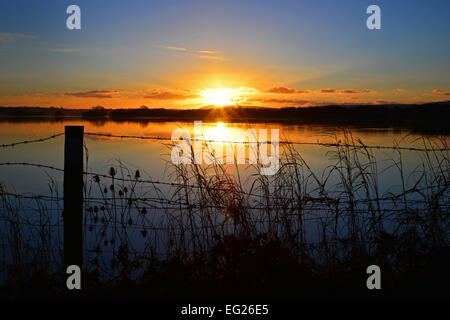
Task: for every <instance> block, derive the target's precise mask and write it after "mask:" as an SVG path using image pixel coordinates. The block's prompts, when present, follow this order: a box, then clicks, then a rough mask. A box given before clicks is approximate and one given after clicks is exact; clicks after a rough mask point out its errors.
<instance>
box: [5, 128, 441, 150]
mask: <svg viewBox="0 0 450 320" xmlns="http://www.w3.org/2000/svg"><path fill="white" fill-rule="evenodd" d="M64 134H65V133H64V132H62V133H57V134H54V135H51V136H49V137H45V138H39V139H35V140H24V141H19V142H14V143H10V144H1V145H0V147H2V148H7V147H14V146H17V145H21V144H29V143H35V142H44V141H48V140H51V139H54V138H56V137H59V136H62V135H64ZM84 134H85V135H88V136H101V137H108V138H119V139H140V140H159V141H171V142H176V141H180V140H172V139H171V138H168V137H159V136H137V135H117V134H109V133H98V132H85V133H84ZM185 141H188V142H190V141H198V142H205V143H228V144H252V143H255V144H274V143H275V142H272V141H232V140H217V139H198V138H193V139H186V140H185ZM276 143H278V144H290V145H317V146H322V147H348V148H362V149H389V150H407V151H421V152H443V151H450V148H446V147H444V148H417V147H400V146H372V145H364V144H361V145H356V144H347V143H341V142H340V141H339V142H337V143H326V142H319V141H316V142H308V141H287V140H282V141H278V142H276Z"/></svg>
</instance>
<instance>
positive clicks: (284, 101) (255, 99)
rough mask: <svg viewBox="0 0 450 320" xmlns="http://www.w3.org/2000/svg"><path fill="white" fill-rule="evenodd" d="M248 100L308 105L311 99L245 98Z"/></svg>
mask: <svg viewBox="0 0 450 320" xmlns="http://www.w3.org/2000/svg"><path fill="white" fill-rule="evenodd" d="M247 101H249V102H263V103H283V104H296V105H310V104H311V101H308V100H299V99H274V98H270V99H264V98H251V99H247Z"/></svg>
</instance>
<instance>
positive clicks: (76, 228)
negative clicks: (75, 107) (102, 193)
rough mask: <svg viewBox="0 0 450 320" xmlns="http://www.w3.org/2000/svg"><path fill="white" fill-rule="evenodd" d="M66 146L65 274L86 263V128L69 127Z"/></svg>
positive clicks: (67, 127)
mask: <svg viewBox="0 0 450 320" xmlns="http://www.w3.org/2000/svg"><path fill="white" fill-rule="evenodd" d="M65 131H66V133H65V143H64V272H65V270H66V268H67V267H68V266H69V265H77V266H79V267H80V268H81V267H82V263H83V134H84V127H83V126H66V129H65Z"/></svg>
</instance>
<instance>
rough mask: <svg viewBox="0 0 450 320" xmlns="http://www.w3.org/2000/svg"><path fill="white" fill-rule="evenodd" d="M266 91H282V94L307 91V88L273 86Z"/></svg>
mask: <svg viewBox="0 0 450 320" xmlns="http://www.w3.org/2000/svg"><path fill="white" fill-rule="evenodd" d="M266 92H268V93H282V94H292V93H308V92H309V90H296V89H292V88H286V87H273V88H270V89H269V90H267V91H266Z"/></svg>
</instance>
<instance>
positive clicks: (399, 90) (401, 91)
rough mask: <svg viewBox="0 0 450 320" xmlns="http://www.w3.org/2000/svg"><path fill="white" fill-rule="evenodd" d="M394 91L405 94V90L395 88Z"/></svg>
mask: <svg viewBox="0 0 450 320" xmlns="http://www.w3.org/2000/svg"><path fill="white" fill-rule="evenodd" d="M394 91H395V92H398V93H403V92H405V89H402V88H397V89H394Z"/></svg>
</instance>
